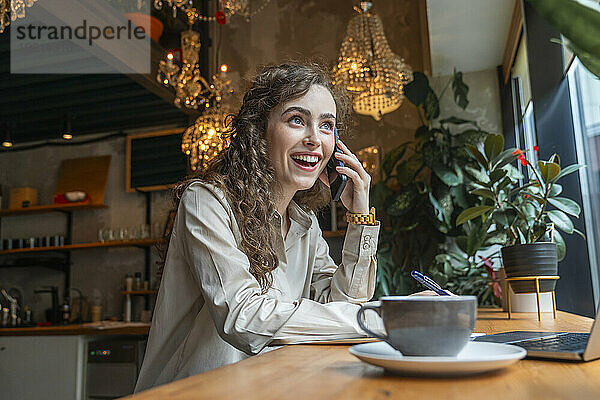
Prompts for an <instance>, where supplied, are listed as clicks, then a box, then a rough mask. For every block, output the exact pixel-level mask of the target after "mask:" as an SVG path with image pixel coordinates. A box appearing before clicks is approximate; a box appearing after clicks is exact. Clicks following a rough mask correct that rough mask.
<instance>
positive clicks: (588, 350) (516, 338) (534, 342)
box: [473, 308, 600, 361]
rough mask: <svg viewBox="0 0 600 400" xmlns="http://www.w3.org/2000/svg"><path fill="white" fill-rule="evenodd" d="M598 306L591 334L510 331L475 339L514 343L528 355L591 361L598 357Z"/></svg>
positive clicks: (599, 334) (475, 339) (599, 338)
mask: <svg viewBox="0 0 600 400" xmlns="http://www.w3.org/2000/svg"><path fill="white" fill-rule="evenodd" d="M598 320H600V308H599V309H598V312H597V313H596V319H595V320H594V324H593V325H592V330H591V331H590V333H573V332H531V331H510V332H503V333H496V334H493V335H484V336H478V337H476V338H474V339H473V341H476V342H492V343H507V344H514V345H515V346H519V347H522V348H524V349H525V350H527V357H534V358H550V359H559V360H580V361H590V360H595V359H597V358H600V322H598Z"/></svg>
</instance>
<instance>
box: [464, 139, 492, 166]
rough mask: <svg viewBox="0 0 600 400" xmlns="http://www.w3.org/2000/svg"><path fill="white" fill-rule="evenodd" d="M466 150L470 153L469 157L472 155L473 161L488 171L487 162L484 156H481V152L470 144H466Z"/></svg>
mask: <svg viewBox="0 0 600 400" xmlns="http://www.w3.org/2000/svg"><path fill="white" fill-rule="evenodd" d="M466 147H467V150H468V151H469V153H471V155H473V157H475V159H476V160H477V161H478V162H479V164H480V165H481V166H482V167H483V168H485V170H486V171H487V170H489V165H488V162H487V159H486V158H485V156H484V155H483V154H481V152H480V151H479V149H478V148H477V147H475V146H473V145H472V144H467V145H466Z"/></svg>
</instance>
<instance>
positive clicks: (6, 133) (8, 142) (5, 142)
mask: <svg viewBox="0 0 600 400" xmlns="http://www.w3.org/2000/svg"><path fill="white" fill-rule="evenodd" d="M10 131H11V128H10V126H9V125H7V126H6V129H5V131H4V140H3V141H2V147H4V148H7V149H8V148H10V147H12V146H13V142H12V139H11V137H10Z"/></svg>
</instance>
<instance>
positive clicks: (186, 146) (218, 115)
mask: <svg viewBox="0 0 600 400" xmlns="http://www.w3.org/2000/svg"><path fill="white" fill-rule="evenodd" d="M226 72H227V66H226V65H222V66H221V72H220V73H219V74H217V75H214V76H213V77H212V82H213V84H212V85H211V86H212V88H213V90H214V92H215V93H216V95H215V97H214V98H213V99H212V100H213V101H214V106H211V105H210V103H206V106H205V111H204V113H203V114H202V115H201V116H200V117H199V118H198V119H197V120H196V122H195V123H194V125H192V126H190V127H189V128H188V129H186V131H185V132H184V134H183V139H182V141H181V151H183V153H185V154H186V155H187V156H188V157H189V162H190V167H191V168H192V171H196V170H197V169H199V168H200V169H203V168H206V167H207V166H208V163H209V162H210V160H212V159H213V158H214V157H215V156H216V155H217V154H218V153H219V152H220V151H221V150H223V149H225V148H227V147H228V146H229V137H228V136H226V135H224V133H225V132H226V131H227V127H226V124H225V119H226V118H227V115H228V114H230V113H231V107H230V105H229V104H230V98H231V95H233V90H232V89H231V80H230V79H228V78H227V74H226Z"/></svg>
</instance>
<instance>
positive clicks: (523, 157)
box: [517, 154, 525, 160]
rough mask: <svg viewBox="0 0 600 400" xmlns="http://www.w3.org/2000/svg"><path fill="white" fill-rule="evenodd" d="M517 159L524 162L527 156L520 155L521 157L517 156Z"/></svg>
mask: <svg viewBox="0 0 600 400" xmlns="http://www.w3.org/2000/svg"><path fill="white" fill-rule="evenodd" d="M517 158H518V159H519V160H524V159H525V154H519V155H518V156H517Z"/></svg>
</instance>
